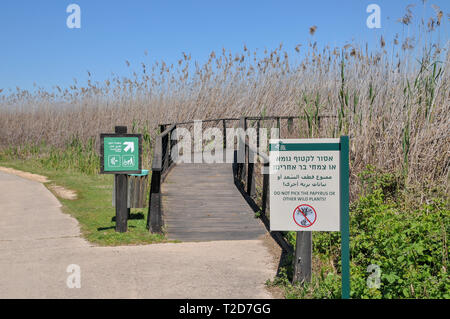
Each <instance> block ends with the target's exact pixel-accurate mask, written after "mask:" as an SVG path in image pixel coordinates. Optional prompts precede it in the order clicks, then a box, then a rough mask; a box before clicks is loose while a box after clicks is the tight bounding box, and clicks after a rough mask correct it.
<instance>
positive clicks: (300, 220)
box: [293, 204, 317, 228]
mask: <svg viewBox="0 0 450 319" xmlns="http://www.w3.org/2000/svg"><path fill="white" fill-rule="evenodd" d="M293 218H294V222H295V223H296V224H297V225H298V226H300V227H303V228H308V227H311V226H312V225H313V224H314V223H315V222H316V220H317V213H316V210H315V209H314V207H312V206H311V205H308V204H301V205H298V206H297V207H296V208H295V209H294V214H293Z"/></svg>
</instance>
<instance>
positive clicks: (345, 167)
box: [340, 136, 350, 299]
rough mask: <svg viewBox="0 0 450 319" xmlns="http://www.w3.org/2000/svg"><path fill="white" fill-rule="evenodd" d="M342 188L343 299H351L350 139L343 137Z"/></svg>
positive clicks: (341, 152) (341, 142)
mask: <svg viewBox="0 0 450 319" xmlns="http://www.w3.org/2000/svg"><path fill="white" fill-rule="evenodd" d="M340 144H341V151H340V157H341V158H340V168H341V171H340V188H341V198H340V204H341V262H342V299H349V298H350V225H349V219H350V218H349V200H350V198H349V177H350V174H349V171H350V170H349V138H348V136H341V141H340Z"/></svg>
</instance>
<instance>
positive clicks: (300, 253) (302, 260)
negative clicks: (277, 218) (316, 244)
mask: <svg viewBox="0 0 450 319" xmlns="http://www.w3.org/2000/svg"><path fill="white" fill-rule="evenodd" d="M311 235H312V232H310V231H298V232H297V240H296V242H295V255H294V261H293V262H294V276H293V280H292V281H293V283H297V282H299V283H301V284H303V283H304V282H310V281H311V265H312V236H311Z"/></svg>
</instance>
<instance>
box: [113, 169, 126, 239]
mask: <svg viewBox="0 0 450 319" xmlns="http://www.w3.org/2000/svg"><path fill="white" fill-rule="evenodd" d="M114 180H115V183H116V232H121V233H124V232H126V231H127V222H128V207H127V206H128V205H127V201H128V180H127V174H115V178H114Z"/></svg>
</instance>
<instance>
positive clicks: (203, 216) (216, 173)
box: [147, 116, 334, 251]
mask: <svg viewBox="0 0 450 319" xmlns="http://www.w3.org/2000/svg"><path fill="white" fill-rule="evenodd" d="M333 117H334V116H318V117H316V125H318V127H320V123H321V122H323V121H324V120H326V119H327V118H333ZM294 120H299V121H301V120H302V118H301V117H293V116H283V117H276V116H268V117H242V118H223V119H212V120H204V121H202V125H203V128H208V127H215V128H217V127H221V129H222V136H223V156H224V158H225V159H227V162H226V163H225V162H224V163H212V164H210V163H193V161H191V163H176V162H174V161H173V156H172V152H173V150H174V149H175V150H176V148H174V146H176V144H177V137H176V136H175V134H177V130H176V128H180V127H182V128H185V129H187V130H188V131H189V132H193V130H194V124H195V121H189V122H183V123H175V124H163V125H160V134H159V135H158V136H157V138H156V140H155V145H154V154H153V162H152V177H151V186H150V198H149V212H148V219H147V226H148V228H149V230H150V231H151V232H153V233H161V232H165V233H166V234H167V236H168V238H169V239H174V240H180V241H210V240H236V239H255V238H258V237H259V236H261V235H263V234H265V233H267V232H268V229H269V227H268V224H269V223H268V216H267V211H268V209H267V208H268V197H269V196H268V194H269V175H268V174H261V167H262V166H263V165H264V166H266V167H268V164H269V159H268V157H267V156H266V155H265V154H264V152H260V150H259V145H260V138H263V137H260V134H259V131H260V130H259V129H260V128H261V127H266V128H272V127H277V128H278V129H279V136H280V137H281V134H283V137H289V135H291V134H294V135H296V136H298V134H299V132H301V130H302V129H305V128H306V129H308V128H307V127H306V125H301V123H298V124H297V125H295V123H294ZM305 120H306V119H305ZM284 122H286V125H283V124H285V123H284ZM261 125H262V126H261ZM248 127H254V128H256V132H257V134H256V148H253V147H252V146H251V145H250V143H249V141H248V137H247V136H245V135H237V136H232V139H231V140H230V139H228V137H227V130H228V129H230V128H242V129H243V130H244V131H245V130H246V129H247V128H248ZM305 134H307V133H305ZM202 145H203V141H202ZM183 151H184V150H183ZM202 151H203V149H201V150H196V152H197V153H192V154H191V156H192V157H191V159H192V158H195V156H196V154H197V155H198V153H199V152H200V153H201V152H202ZM176 152H177V153H178V151H176ZM230 158H231V159H232V160H231V161H230V160H229V159H230ZM238 159H239V160H238ZM250 159H259V160H257V161H254V160H250ZM255 213H258V215H259V216H260V217H261V218H260V219H258V218H255ZM272 236H273V237H275V239H276V240H277V241H278V242H279V244H280V245H281V246H282V247H283V248H285V250H288V251H289V250H292V248H291V247H289V245H288V244H287V243H286V242H285V240H284V239H283V237H282V236H281V235H280V234H278V233H275V234H272Z"/></svg>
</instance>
